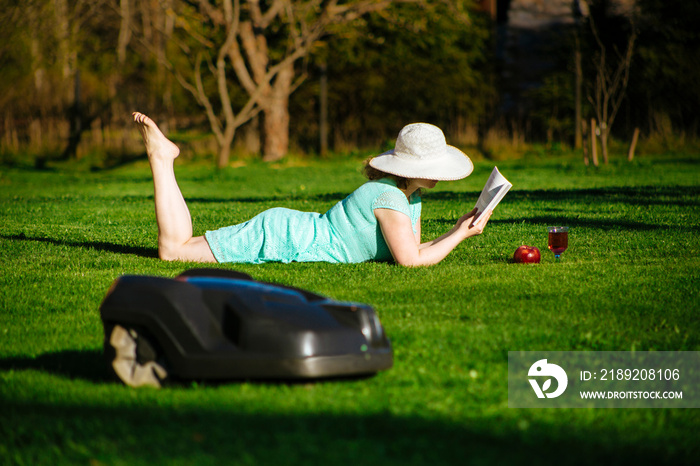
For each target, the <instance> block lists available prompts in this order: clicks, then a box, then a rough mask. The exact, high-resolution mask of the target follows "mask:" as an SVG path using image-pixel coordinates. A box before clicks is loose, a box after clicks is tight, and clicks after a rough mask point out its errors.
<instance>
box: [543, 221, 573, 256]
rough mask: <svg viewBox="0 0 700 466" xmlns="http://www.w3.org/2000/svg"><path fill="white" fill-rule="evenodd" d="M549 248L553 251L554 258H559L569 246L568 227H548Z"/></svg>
mask: <svg viewBox="0 0 700 466" xmlns="http://www.w3.org/2000/svg"><path fill="white" fill-rule="evenodd" d="M548 230H549V250H550V251H552V252H553V253H554V260H556V261H557V262H558V261H559V260H560V259H561V253H562V252H564V251H566V248H567V247H569V227H549V228H548Z"/></svg>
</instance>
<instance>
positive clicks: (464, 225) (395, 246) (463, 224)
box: [374, 209, 491, 266]
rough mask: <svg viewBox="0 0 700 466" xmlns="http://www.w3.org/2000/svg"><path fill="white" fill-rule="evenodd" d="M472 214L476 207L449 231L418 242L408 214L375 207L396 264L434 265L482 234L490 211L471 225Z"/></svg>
mask: <svg viewBox="0 0 700 466" xmlns="http://www.w3.org/2000/svg"><path fill="white" fill-rule="evenodd" d="M475 214H476V209H474V210H472V211H471V212H469V213H468V214H466V215H463V216H462V217H461V218H460V219H459V220H458V221H457V223H456V224H455V226H454V227H452V229H451V230H450V231H449V232H447V233H445V234H444V235H442V236H440V237H439V238H437V239H435V240H433V241H430V242H428V243H423V244H420V245H419V244H417V242H416V235H414V233H413V228H412V227H411V220H410V219H409V217H408V216H406V215H405V214H402V213H401V212H397V211H395V210H391V209H375V210H374V215H375V216H376V217H377V221H378V222H379V226H380V228H381V230H382V234H383V235H384V240H385V241H386V243H387V245H388V246H389V251H391V255H392V256H393V257H394V260H395V261H396V262H397V263H398V264H400V265H405V266H418V265H432V264H437V263H438V262H440V261H441V260H443V259H444V258H445V257H446V256H447V255H448V254H449V253H450V252H451V251H452V250H453V249H454V248H456V247H457V245H458V244H459V243H461V242H462V241H464V240H465V239H467V238H469V237H471V236H476V235H479V234H481V232H482V231H483V230H484V227H485V226H486V223H487V222H488V221H489V217H491V212H485V213H484V215H483V216H482V217H481V218H480V219H479V221H478V222H477V223H475V224H474V225H472V221H473V218H474V215H475Z"/></svg>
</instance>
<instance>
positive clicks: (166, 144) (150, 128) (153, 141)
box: [133, 112, 180, 160]
mask: <svg viewBox="0 0 700 466" xmlns="http://www.w3.org/2000/svg"><path fill="white" fill-rule="evenodd" d="M133 117H134V121H135V122H136V124H137V125H138V127H139V131H140V132H141V136H142V137H143V143H144V144H145V145H146V153H147V154H148V158H149V159H150V160H154V159H156V160H174V159H175V157H177V156H178V155H180V149H179V148H178V147H177V146H176V145H175V143H173V142H172V141H171V140H169V139H168V138H166V137H165V135H164V134H163V133H162V132H161V131H160V129H158V125H156V123H155V122H154V121H153V120H151V119H150V118H149V117H147V116H146V115H144V114H143V113H139V112H134V113H133Z"/></svg>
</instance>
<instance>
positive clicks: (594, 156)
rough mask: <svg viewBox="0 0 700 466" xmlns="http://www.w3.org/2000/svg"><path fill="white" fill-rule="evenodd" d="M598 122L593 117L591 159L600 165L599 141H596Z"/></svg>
mask: <svg viewBox="0 0 700 466" xmlns="http://www.w3.org/2000/svg"><path fill="white" fill-rule="evenodd" d="M596 132H597V130H596V122H595V118H591V159H593V165H594V166H596V167H597V166H598V142H597V141H596Z"/></svg>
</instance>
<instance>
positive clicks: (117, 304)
mask: <svg viewBox="0 0 700 466" xmlns="http://www.w3.org/2000/svg"><path fill="white" fill-rule="evenodd" d="M100 313H101V317H102V321H103V324H104V327H105V335H106V338H108V335H109V333H110V331H111V330H110V329H111V328H113V327H114V326H115V325H121V326H123V327H126V328H132V329H136V330H137V331H138V333H139V335H143V336H147V338H146V340H147V342H148V343H147V344H142V345H140V346H139V348H138V357H140V358H143V359H145V360H148V359H149V358H154V357H156V355H158V357H161V358H162V359H164V360H165V361H166V363H167V366H168V370H169V372H170V374H172V375H173V376H176V377H178V378H185V379H294V378H321V377H334V376H346V375H360V374H371V373H374V372H377V371H380V370H384V369H388V368H390V367H391V366H392V364H393V356H392V350H391V345H390V343H389V341H388V339H387V338H386V336H385V335H384V330H383V328H382V326H381V324H380V322H379V319H378V318H377V316H376V314H375V312H374V309H373V308H372V307H370V306H368V305H366V304H358V303H345V302H338V301H334V300H331V299H328V298H326V297H323V296H320V295H317V294H314V293H311V292H308V291H305V290H301V289H297V288H291V287H285V286H280V285H274V284H270V283H263V282H258V281H255V280H253V279H252V278H251V277H250V276H248V275H245V274H242V273H238V272H230V271H224V270H220V269H193V270H190V271H188V272H185V273H183V274H182V275H180V276H178V277H176V278H175V279H168V278H159V277H150V276H136V275H125V276H122V277H120V278H118V279H117V280H116V281H115V282H114V284H113V285H112V288H111V289H110V291H109V292H108V294H107V296H106V297H105V299H104V301H103V303H102V306H101V308H100Z"/></svg>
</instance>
